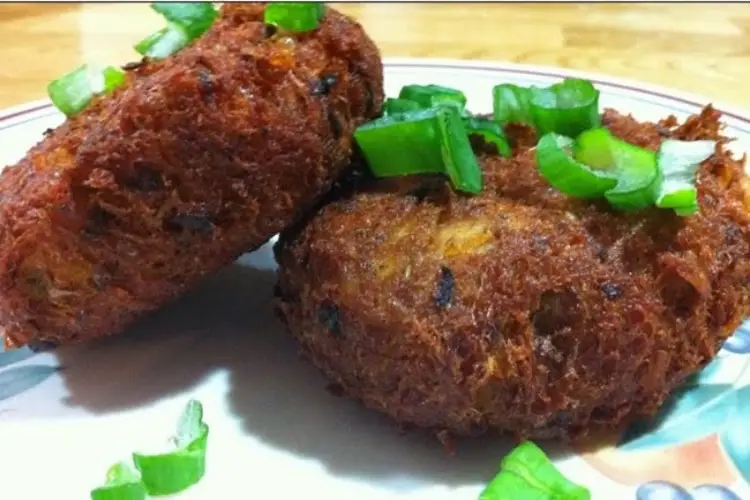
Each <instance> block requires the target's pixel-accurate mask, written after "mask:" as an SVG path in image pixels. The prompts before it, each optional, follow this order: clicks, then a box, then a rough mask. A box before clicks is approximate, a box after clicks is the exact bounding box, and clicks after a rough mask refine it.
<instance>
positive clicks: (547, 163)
mask: <svg viewBox="0 0 750 500" xmlns="http://www.w3.org/2000/svg"><path fill="white" fill-rule="evenodd" d="M571 155H572V157H571ZM536 158H537V165H538V167H539V170H540V173H541V174H542V176H543V177H544V178H545V179H547V181H548V182H549V183H550V184H552V185H553V186H555V187H556V188H557V189H559V190H560V191H562V192H563V193H565V194H568V195H570V196H575V197H578V198H598V197H601V196H602V195H603V196H604V197H605V198H606V199H607V201H609V203H610V205H612V206H613V207H614V208H616V209H618V210H622V211H631V210H640V209H642V208H646V207H648V206H651V205H652V204H653V202H654V197H653V190H654V186H656V184H657V183H658V182H659V169H658V167H657V164H656V154H655V153H654V152H652V151H649V150H647V149H643V148H639V147H638V146H634V145H632V144H629V143H627V142H625V141H623V140H621V139H618V138H616V137H614V136H613V135H612V134H611V133H610V131H609V130H607V129H606V128H593V129H589V130H586V131H584V132H583V133H582V134H580V135H579V136H578V139H577V140H575V141H574V140H573V139H570V138H569V137H565V136H560V135H557V134H547V135H545V136H543V137H542V139H541V140H540V141H539V143H538V144H537V150H536Z"/></svg>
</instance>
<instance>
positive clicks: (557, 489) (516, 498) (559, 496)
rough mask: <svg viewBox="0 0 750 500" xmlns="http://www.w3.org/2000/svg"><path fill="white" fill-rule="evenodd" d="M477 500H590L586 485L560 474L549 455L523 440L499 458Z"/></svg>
mask: <svg viewBox="0 0 750 500" xmlns="http://www.w3.org/2000/svg"><path fill="white" fill-rule="evenodd" d="M500 467H501V469H500V472H499V473H498V474H497V475H496V476H495V478H494V479H492V481H491V482H490V483H489V484H488V485H487V487H486V488H485V489H484V491H482V493H481V494H480V496H479V500H590V498H591V492H590V491H589V490H588V488H585V487H583V486H581V485H578V484H576V483H574V482H572V481H570V480H569V479H568V478H566V477H565V476H563V475H562V473H561V472H560V471H559V470H557V468H556V467H555V465H554V464H553V463H552V462H551V461H550V459H549V457H547V455H546V454H545V453H544V452H543V451H542V450H541V449H540V448H539V447H538V446H536V445H535V444H534V443H532V442H531V441H525V442H523V443H521V444H520V445H519V446H517V447H516V448H515V449H514V450H513V451H511V452H510V454H508V455H507V456H506V457H505V458H504V459H503V461H502V464H501V466H500Z"/></svg>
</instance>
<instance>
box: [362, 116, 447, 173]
mask: <svg viewBox="0 0 750 500" xmlns="http://www.w3.org/2000/svg"><path fill="white" fill-rule="evenodd" d="M354 139H355V140H356V141H357V144H358V145H359V148H360V149H361V150H362V153H363V154H364V156H365V159H366V161H367V164H368V166H369V167H370V170H371V171H372V173H373V174H374V175H375V176H376V177H394V176H401V175H414V174H430V173H433V174H434V173H444V172H445V169H444V168H443V160H442V156H441V154H440V140H441V139H440V131H439V130H438V128H437V110H436V109H423V110H418V111H413V112H406V113H399V114H395V115H393V116H387V117H383V118H380V119H378V120H374V121H371V122H368V123H365V124H364V125H362V126H360V127H358V128H357V129H356V130H355V131H354Z"/></svg>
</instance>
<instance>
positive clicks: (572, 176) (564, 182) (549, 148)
mask: <svg viewBox="0 0 750 500" xmlns="http://www.w3.org/2000/svg"><path fill="white" fill-rule="evenodd" d="M572 147H573V139H570V138H569V137H565V136H562V135H558V134H547V135H545V136H543V137H542V138H541V139H540V140H539V143H538V144H537V146H536V152H535V155H536V162H537V166H538V168H539V173H540V174H541V175H542V177H544V178H545V179H547V182H549V183H550V184H551V185H552V186H554V187H555V188H556V189H558V190H560V191H562V192H563V193H565V194H567V195H570V196H575V197H576V198H600V197H601V196H603V195H604V193H606V192H607V191H609V190H611V189H613V188H614V187H615V186H616V185H617V177H615V176H614V175H613V173H612V172H607V171H604V170H597V169H594V168H589V167H588V166H586V165H585V164H582V163H579V162H577V161H576V160H575V159H573V158H572V157H571V152H570V150H571V148H572Z"/></svg>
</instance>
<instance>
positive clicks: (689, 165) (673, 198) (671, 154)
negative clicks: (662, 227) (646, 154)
mask: <svg viewBox="0 0 750 500" xmlns="http://www.w3.org/2000/svg"><path fill="white" fill-rule="evenodd" d="M715 148H716V141H706V140H704V141H677V140H671V139H670V140H665V141H664V142H662V143H661V146H660V147H659V151H658V152H657V164H658V167H659V171H660V173H661V177H660V182H659V183H658V185H657V186H656V189H655V190H654V198H655V203H656V206H657V207H659V208H671V209H673V210H674V211H675V212H676V213H677V214H678V215H681V216H687V215H692V214H694V213H696V212H697V211H698V189H697V188H696V186H695V175H696V173H697V171H698V168H699V167H700V164H701V163H703V162H704V161H706V160H707V159H708V158H710V157H711V155H713V154H714V150H715Z"/></svg>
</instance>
